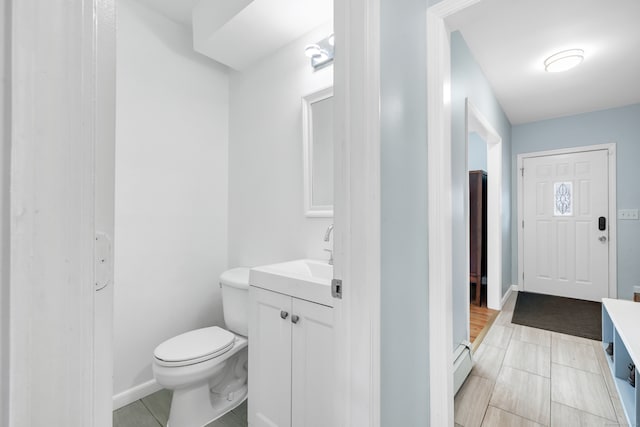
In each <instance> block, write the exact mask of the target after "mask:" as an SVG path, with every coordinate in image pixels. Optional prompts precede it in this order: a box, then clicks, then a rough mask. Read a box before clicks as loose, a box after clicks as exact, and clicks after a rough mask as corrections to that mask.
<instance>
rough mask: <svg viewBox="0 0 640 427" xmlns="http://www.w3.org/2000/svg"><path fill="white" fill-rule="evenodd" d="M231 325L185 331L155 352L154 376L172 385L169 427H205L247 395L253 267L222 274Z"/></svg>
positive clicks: (225, 308)
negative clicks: (225, 327) (248, 329)
mask: <svg viewBox="0 0 640 427" xmlns="http://www.w3.org/2000/svg"><path fill="white" fill-rule="evenodd" d="M220 287H221V288H222V307H223V315H224V320H225V324H226V326H227V329H224V328H221V327H218V326H211V327H208V328H202V329H196V330H193V331H189V332H185V333H184V334H181V335H178V336H175V337H173V338H170V339H168V340H167V341H165V342H163V343H162V344H160V345H159V346H157V347H156V349H155V350H154V352H153V364H152V366H153V376H154V377H155V379H156V382H157V383H158V384H159V385H161V386H162V387H163V388H166V389H169V390H173V397H172V399H171V409H170V412H169V421H168V423H167V427H203V426H205V425H207V424H209V423H210V422H212V421H214V420H215V419H217V418H219V417H221V416H222V415H224V414H226V413H227V412H229V411H230V410H232V409H233V408H235V407H237V406H238V405H240V404H241V403H242V402H244V400H245V399H246V398H247V355H248V351H247V345H248V341H247V328H248V322H247V310H248V300H249V269H248V268H234V269H232V270H228V271H225V272H224V273H222V275H221V276H220Z"/></svg>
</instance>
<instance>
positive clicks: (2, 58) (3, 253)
mask: <svg viewBox="0 0 640 427" xmlns="http://www.w3.org/2000/svg"><path fill="white" fill-rule="evenodd" d="M9 3H10V2H9V1H8V0H0V22H2V30H1V31H0V425H8V424H7V423H8V414H7V406H8V405H7V404H6V401H5V400H6V399H8V396H9V393H8V391H9V390H8V387H9V378H8V373H9V358H8V352H9V346H8V345H7V342H5V341H6V340H8V339H9V334H8V332H9V172H10V162H11V125H10V122H11V115H10V108H11V97H10V74H11V60H10V57H9V55H10V40H11V22H10V17H11V14H10V13H9V12H10V11H9Z"/></svg>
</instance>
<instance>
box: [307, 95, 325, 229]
mask: <svg viewBox="0 0 640 427" xmlns="http://www.w3.org/2000/svg"><path fill="white" fill-rule="evenodd" d="M332 96H333V86H329V87H327V88H324V89H321V90H318V91H316V92H313V93H310V94H308V95H306V96H303V97H302V156H303V163H302V164H303V176H304V214H305V216H306V217H310V218H333V204H331V205H314V204H313V179H312V177H313V150H312V146H313V114H312V110H311V106H312V104H313V103H315V102H319V101H322V100H324V99H327V98H331V97H332Z"/></svg>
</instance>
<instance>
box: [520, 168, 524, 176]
mask: <svg viewBox="0 0 640 427" xmlns="http://www.w3.org/2000/svg"><path fill="white" fill-rule="evenodd" d="M520 174H521V175H522V176H524V168H520Z"/></svg>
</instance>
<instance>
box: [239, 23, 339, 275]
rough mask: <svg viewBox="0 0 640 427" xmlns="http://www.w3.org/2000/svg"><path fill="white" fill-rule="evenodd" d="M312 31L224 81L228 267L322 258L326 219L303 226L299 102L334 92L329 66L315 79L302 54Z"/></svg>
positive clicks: (313, 37)
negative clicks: (324, 91)
mask: <svg viewBox="0 0 640 427" xmlns="http://www.w3.org/2000/svg"><path fill="white" fill-rule="evenodd" d="M330 33H331V27H329V26H327V27H323V28H319V29H316V30H314V31H312V32H310V33H309V34H307V35H305V36H303V37H301V38H300V39H298V40H296V41H294V42H292V43H291V44H289V45H287V46H285V47H284V48H282V49H280V50H278V51H277V52H276V53H274V54H273V55H271V56H270V57H268V58H266V59H264V60H262V61H260V62H258V63H257V64H255V65H253V66H251V67H249V68H248V69H246V70H244V71H243V72H234V73H233V74H231V79H230V121H229V265H230V266H232V267H235V266H255V265H261V264H267V263H272V262H277V261H286V260H291V259H295V258H303V257H311V258H325V257H327V255H326V253H324V252H323V250H322V249H323V248H324V247H325V244H324V242H323V237H324V232H325V229H326V228H327V226H328V225H329V224H331V222H332V219H328V218H306V217H305V216H304V204H303V176H302V97H303V96H304V95H307V94H309V93H312V92H315V91H317V90H319V89H322V88H325V87H328V86H331V85H332V84H333V66H329V67H326V68H324V69H322V70H319V71H316V72H314V71H313V69H312V68H311V66H310V65H309V59H308V58H307V57H305V56H304V53H303V50H304V47H305V46H306V45H307V44H309V43H313V42H317V41H318V40H320V39H322V38H324V37H326V36H327V35H329V34H330Z"/></svg>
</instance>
